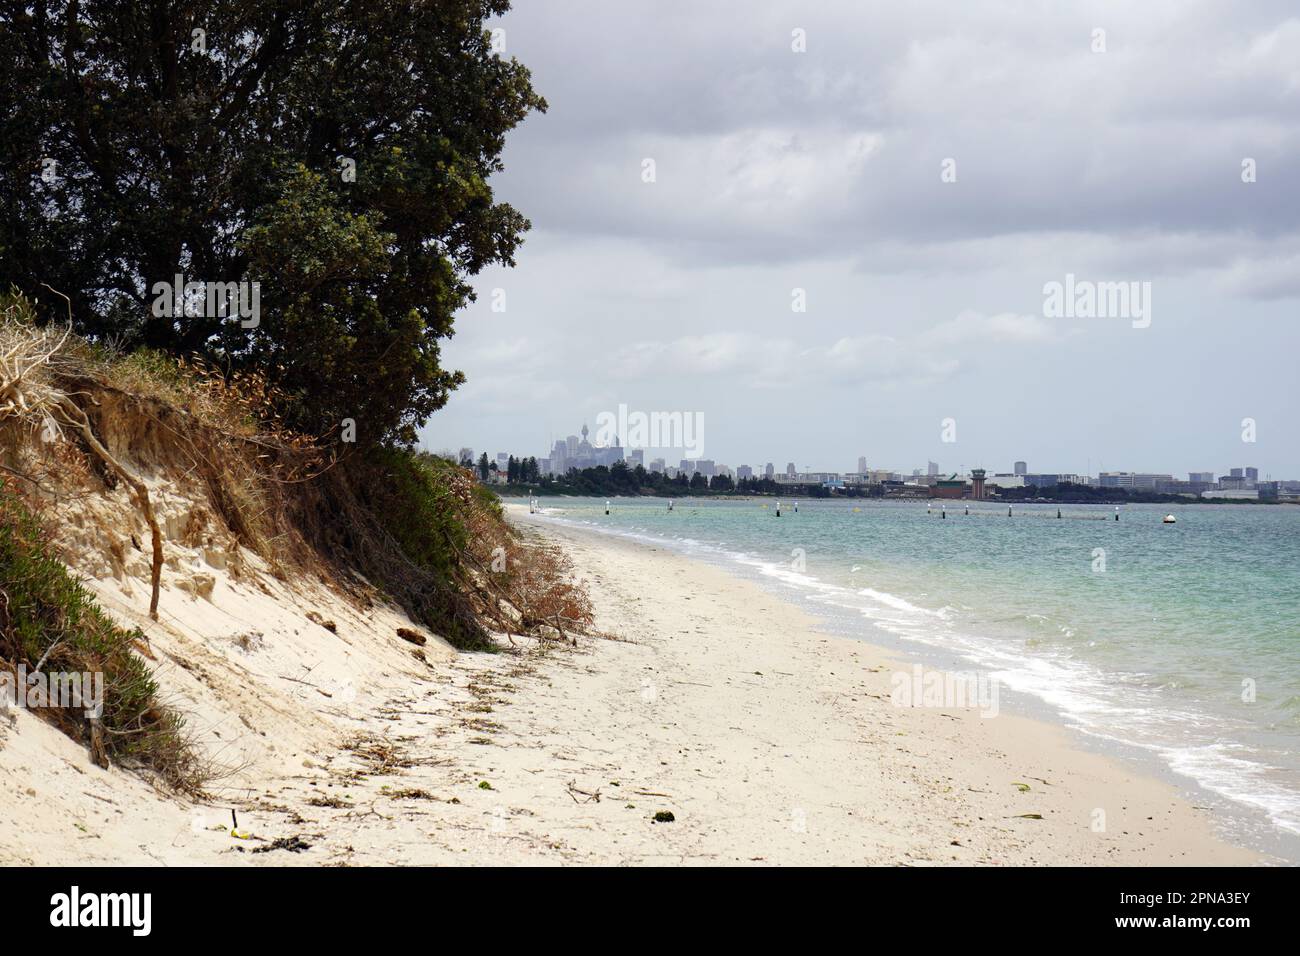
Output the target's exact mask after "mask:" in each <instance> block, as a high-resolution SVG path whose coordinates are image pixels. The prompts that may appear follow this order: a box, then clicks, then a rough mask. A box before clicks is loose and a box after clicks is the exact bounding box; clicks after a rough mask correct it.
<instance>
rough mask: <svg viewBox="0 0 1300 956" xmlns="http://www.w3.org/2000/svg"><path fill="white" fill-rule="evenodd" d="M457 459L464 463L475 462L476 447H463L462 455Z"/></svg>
mask: <svg viewBox="0 0 1300 956" xmlns="http://www.w3.org/2000/svg"><path fill="white" fill-rule="evenodd" d="M456 460H457V461H459V462H460V463H461V464H462V465H463V464H465V462H469V463H470V464H471V465H472V464H474V449H473V448H462V449H461V450H460V457H459V458H457V459H456Z"/></svg>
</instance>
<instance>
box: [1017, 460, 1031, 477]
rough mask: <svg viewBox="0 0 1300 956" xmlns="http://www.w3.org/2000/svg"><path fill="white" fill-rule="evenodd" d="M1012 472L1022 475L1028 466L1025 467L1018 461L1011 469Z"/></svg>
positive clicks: (1027, 469)
mask: <svg viewBox="0 0 1300 956" xmlns="http://www.w3.org/2000/svg"><path fill="white" fill-rule="evenodd" d="M1013 471H1014V472H1015V473H1016V474H1017V475H1024V474H1026V473H1027V472H1028V471H1029V466H1028V465H1026V464H1025V463H1024V462H1023V461H1018V462H1016V467H1015V468H1014V469H1013Z"/></svg>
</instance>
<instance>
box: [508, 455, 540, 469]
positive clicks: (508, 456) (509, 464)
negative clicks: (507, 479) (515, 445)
mask: <svg viewBox="0 0 1300 956" xmlns="http://www.w3.org/2000/svg"><path fill="white" fill-rule="evenodd" d="M537 464H538V466H539V467H540V466H541V462H540V461H539V462H538V463H537ZM509 470H510V454H509V453H508V452H504V451H499V452H497V471H509Z"/></svg>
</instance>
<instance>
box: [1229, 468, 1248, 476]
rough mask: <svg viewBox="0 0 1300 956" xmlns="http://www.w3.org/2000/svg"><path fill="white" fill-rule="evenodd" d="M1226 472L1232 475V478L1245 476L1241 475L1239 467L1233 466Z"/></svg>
mask: <svg viewBox="0 0 1300 956" xmlns="http://www.w3.org/2000/svg"><path fill="white" fill-rule="evenodd" d="M1228 474H1229V475H1230V476H1231V477H1233V478H1245V477H1246V476H1245V475H1243V474H1242V473H1241V469H1240V468H1234V469H1232V471H1230V472H1228Z"/></svg>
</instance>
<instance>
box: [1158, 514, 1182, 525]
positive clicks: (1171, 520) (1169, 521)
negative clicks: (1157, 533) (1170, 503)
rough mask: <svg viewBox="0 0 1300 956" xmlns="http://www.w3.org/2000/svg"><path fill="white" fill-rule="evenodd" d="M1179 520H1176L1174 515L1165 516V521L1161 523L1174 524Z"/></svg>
mask: <svg viewBox="0 0 1300 956" xmlns="http://www.w3.org/2000/svg"><path fill="white" fill-rule="evenodd" d="M1177 520H1178V519H1177V518H1175V517H1174V516H1173V515H1165V517H1164V520H1163V521H1162V522H1161V524H1173V523H1174V522H1176V521H1177Z"/></svg>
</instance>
